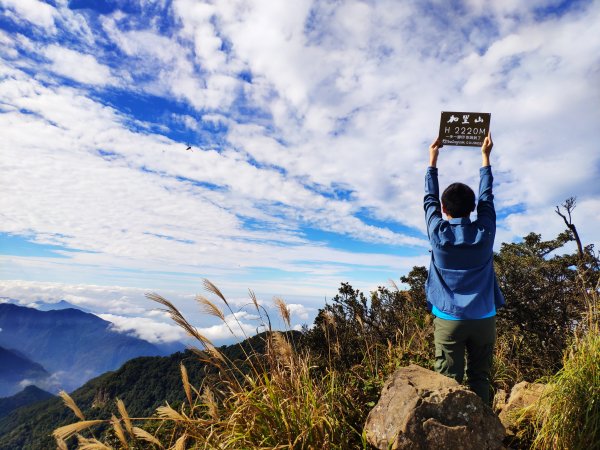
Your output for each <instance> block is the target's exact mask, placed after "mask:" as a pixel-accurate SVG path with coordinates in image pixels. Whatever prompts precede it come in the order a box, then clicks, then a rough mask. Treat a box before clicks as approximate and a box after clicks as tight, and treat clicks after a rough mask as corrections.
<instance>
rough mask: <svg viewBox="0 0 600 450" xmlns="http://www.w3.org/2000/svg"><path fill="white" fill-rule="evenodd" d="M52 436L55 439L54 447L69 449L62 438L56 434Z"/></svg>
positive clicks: (60, 449) (61, 449)
mask: <svg viewBox="0 0 600 450" xmlns="http://www.w3.org/2000/svg"><path fill="white" fill-rule="evenodd" d="M54 438H55V439H56V447H57V448H58V450H69V447H67V443H66V442H65V441H64V440H62V439H60V438H58V437H56V436H54Z"/></svg>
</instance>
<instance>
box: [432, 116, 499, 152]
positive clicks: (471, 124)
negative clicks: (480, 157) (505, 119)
mask: <svg viewBox="0 0 600 450" xmlns="http://www.w3.org/2000/svg"><path fill="white" fill-rule="evenodd" d="M490 118H491V114H490V113H474V112H448V111H442V118H441V119H440V134H439V138H440V141H441V143H442V145H467V146H470V147H480V146H481V144H483V139H484V138H485V136H486V135H487V134H488V132H489V131H490Z"/></svg>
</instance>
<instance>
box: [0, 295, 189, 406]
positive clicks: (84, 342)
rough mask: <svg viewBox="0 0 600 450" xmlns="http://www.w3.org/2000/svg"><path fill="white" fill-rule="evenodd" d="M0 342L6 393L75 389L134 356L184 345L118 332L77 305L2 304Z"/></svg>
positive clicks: (1, 393) (166, 351)
mask: <svg viewBox="0 0 600 450" xmlns="http://www.w3.org/2000/svg"><path fill="white" fill-rule="evenodd" d="M58 306H59V307H60V306H67V305H66V302H65V303H64V304H59V305H58ZM0 347H2V348H3V349H4V352H3V353H0V357H1V358H5V361H6V364H4V363H2V365H1V366H0V377H5V378H6V379H10V380H12V381H11V383H10V385H9V384H8V383H6V384H3V386H5V389H4V390H1V391H0V396H7V395H12V394H14V393H15V392H17V391H18V390H20V387H19V386H22V385H23V384H33V383H35V384H36V385H38V386H40V387H42V388H43V389H46V390H49V391H50V392H57V391H58V389H64V390H66V391H71V390H73V389H75V388H77V387H79V386H81V385H82V384H83V383H85V382H86V381H87V380H89V379H90V378H93V377H95V376H98V375H100V374H101V373H104V372H107V371H110V370H114V369H117V368H118V367H120V366H121V365H122V364H123V363H124V362H125V361H128V360H129V359H131V358H135V357H138V356H155V355H166V354H169V353H170V352H171V351H174V350H176V349H181V348H182V347H183V346H182V345H175V346H173V345H171V346H169V347H159V346H157V345H154V344H151V343H150V342H147V341H145V340H142V339H139V338H136V337H133V336H129V335H126V334H123V333H118V332H116V331H114V330H113V329H112V324H111V322H108V321H106V320H103V319H101V318H99V317H98V316H95V315H94V314H91V313H87V312H84V311H81V310H79V309H75V308H70V307H67V308H66V309H54V310H49V311H40V310H38V309H34V308H27V307H23V306H19V305H15V304H10V303H2V304H0ZM19 357H20V359H19ZM44 372H45V375H44ZM21 388H22V387H21Z"/></svg>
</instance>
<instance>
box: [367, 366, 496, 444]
mask: <svg viewBox="0 0 600 450" xmlns="http://www.w3.org/2000/svg"><path fill="white" fill-rule="evenodd" d="M365 431H366V435H367V440H368V441H369V443H371V445H373V446H375V447H376V448H379V449H389V448H391V449H407V450H408V449H410V450H428V449H436V450H437V449H452V450H485V449H490V450H492V449H502V448H504V447H503V445H502V439H503V438H504V427H503V426H502V424H501V423H500V420H499V419H498V417H497V416H496V415H495V414H494V412H493V411H492V409H491V408H490V407H489V406H487V405H486V404H484V402H483V401H482V400H481V399H480V398H479V397H478V396H477V395H476V394H475V393H473V392H471V391H469V390H467V389H466V388H464V387H462V386H460V385H459V384H458V383H457V382H456V381H455V380H453V379H451V378H448V377H445V376H443V375H440V374H438V373H436V372H433V371H431V370H427V369H424V368H422V367H420V366H417V365H410V366H408V367H401V368H399V369H397V370H396V372H394V373H393V374H392V376H391V377H390V378H389V379H388V380H387V382H386V383H385V385H384V387H383V390H382V392H381V397H380V399H379V402H378V403H377V405H375V407H374V408H373V409H372V410H371V412H370V413H369V416H368V417H367V422H366V425H365Z"/></svg>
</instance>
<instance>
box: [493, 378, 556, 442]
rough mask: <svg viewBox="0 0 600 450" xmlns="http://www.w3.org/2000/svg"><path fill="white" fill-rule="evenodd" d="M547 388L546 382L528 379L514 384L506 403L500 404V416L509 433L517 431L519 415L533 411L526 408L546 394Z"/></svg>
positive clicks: (527, 414)
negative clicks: (531, 381)
mask: <svg viewBox="0 0 600 450" xmlns="http://www.w3.org/2000/svg"><path fill="white" fill-rule="evenodd" d="M545 389H546V385H545V384H541V383H529V382H527V381H521V382H520V383H517V384H515V385H514V386H513V388H512V389H511V391H510V396H509V397H508V400H507V401H506V402H505V403H504V404H499V405H498V409H499V410H500V413H499V415H498V417H499V418H500V421H501V422H502V425H504V427H505V428H506V430H507V431H508V434H513V433H514V432H515V431H517V429H518V424H517V421H518V419H519V416H524V417H525V416H529V415H530V414H531V413H532V411H529V412H527V411H526V410H525V408H527V407H529V406H531V405H533V404H535V403H537V402H538V401H539V400H540V398H541V397H542V395H543V394H544V390H545ZM499 403H500V402H499Z"/></svg>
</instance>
